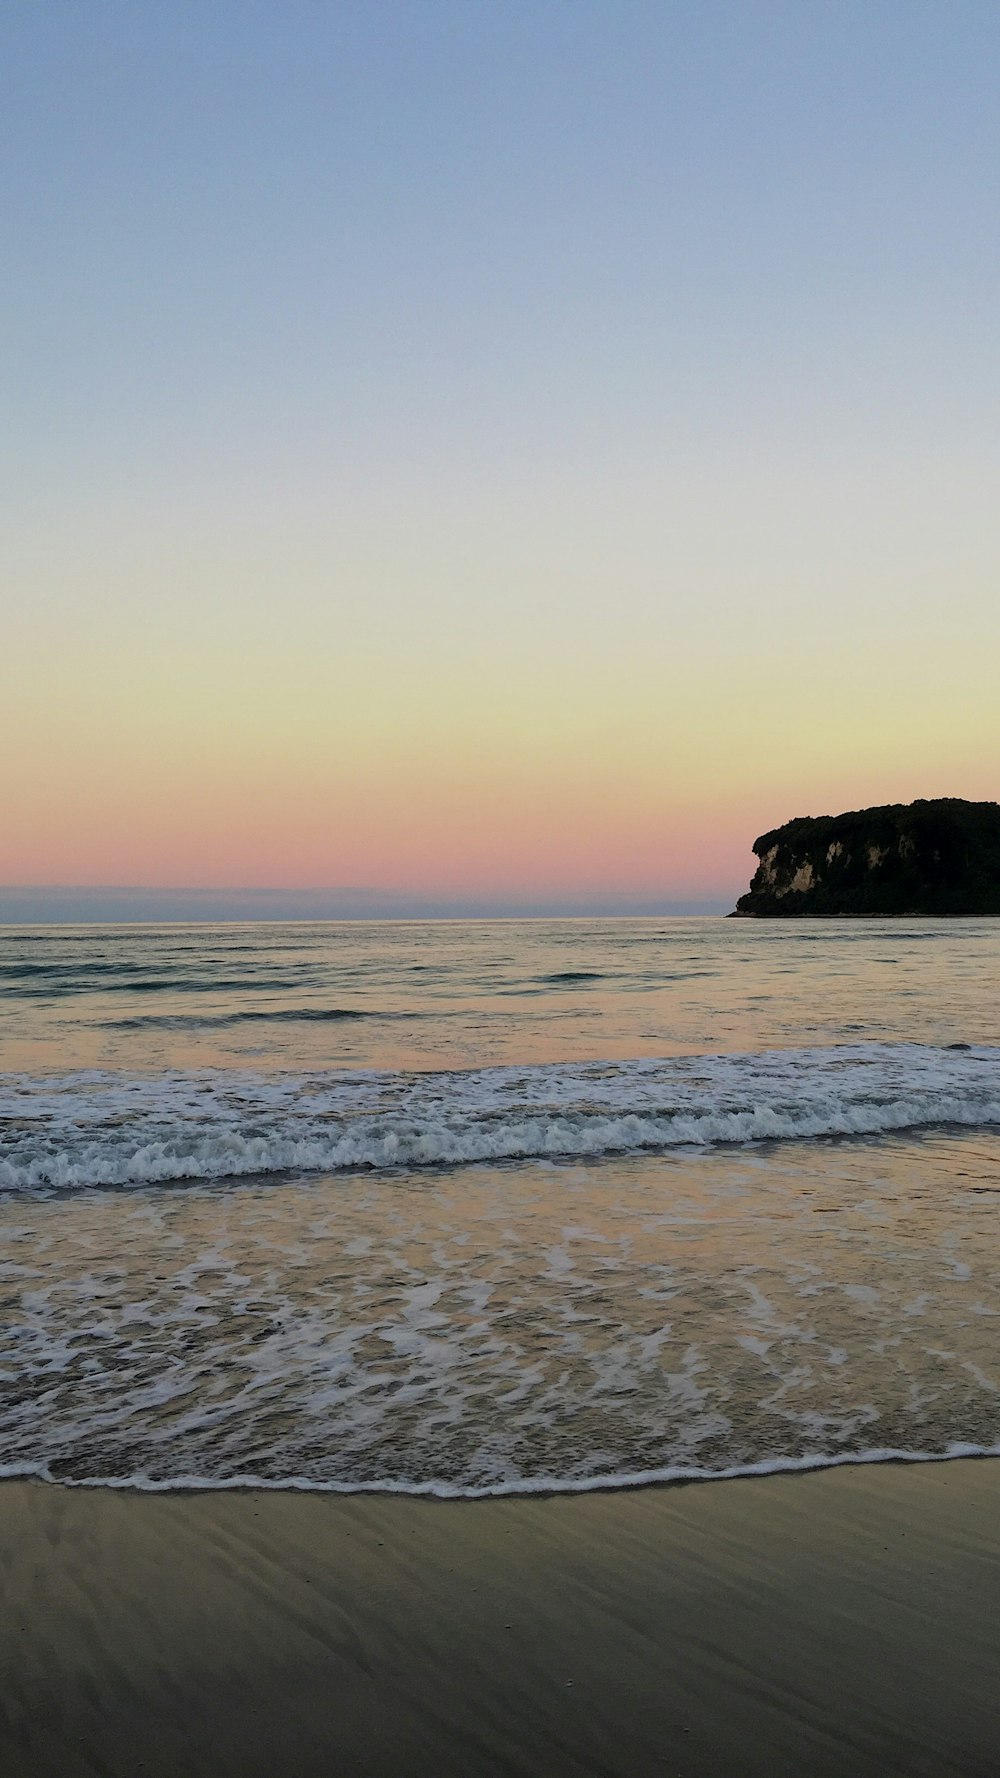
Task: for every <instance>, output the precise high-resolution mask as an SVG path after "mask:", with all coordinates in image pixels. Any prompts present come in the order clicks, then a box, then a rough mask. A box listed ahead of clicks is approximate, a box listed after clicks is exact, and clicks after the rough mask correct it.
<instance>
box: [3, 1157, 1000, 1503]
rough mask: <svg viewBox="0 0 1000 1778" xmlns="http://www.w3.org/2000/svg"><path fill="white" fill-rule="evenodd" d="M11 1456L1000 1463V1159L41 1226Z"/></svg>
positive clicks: (239, 1204) (325, 1467) (166, 1202)
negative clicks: (966, 1452) (931, 1458)
mask: <svg viewBox="0 0 1000 1778" xmlns="http://www.w3.org/2000/svg"><path fill="white" fill-rule="evenodd" d="M0 1251H2V1262H3V1263H2V1269H0V1280H2V1285H0V1288H2V1293H3V1302H4V1324H5V1327H6V1329H7V1330H8V1337H7V1356H6V1359H5V1363H4V1385H3V1398H2V1399H3V1405H2V1409H0V1449H2V1451H3V1453H4V1461H5V1464H6V1465H7V1466H8V1472H9V1468H10V1467H13V1468H15V1469H17V1470H22V1471H35V1472H36V1473H37V1472H43V1473H50V1474H53V1475H57V1476H60V1477H64V1478H74V1479H78V1480H82V1479H85V1478H88V1479H98V1478H101V1479H110V1478H116V1479H120V1480H124V1479H133V1480H149V1481H159V1482H168V1481H171V1480H173V1481H179V1480H182V1479H188V1478H190V1479H196V1480H198V1481H201V1482H203V1483H204V1482H216V1483H218V1482H221V1481H223V1480H226V1479H233V1478H238V1477H259V1478H262V1479H265V1480H268V1481H271V1482H282V1481H284V1482H286V1483H287V1482H289V1481H299V1482H305V1483H307V1484H312V1485H320V1486H324V1485H325V1486H331V1485H332V1486H337V1487H365V1486H367V1487H372V1486H391V1487H397V1488H403V1489H420V1490H430V1491H435V1492H446V1493H447V1492H460V1493H461V1492H476V1491H480V1490H489V1491H493V1490H497V1491H501V1492H506V1491H511V1490H513V1491H518V1490H521V1489H523V1488H539V1487H553V1486H557V1487H559V1486H561V1487H579V1486H581V1485H588V1484H589V1485H593V1484H595V1483H602V1482H603V1483H605V1484H607V1483H609V1482H613V1481H616V1480H618V1481H620V1480H622V1479H624V1478H627V1477H640V1476H645V1477H652V1476H669V1475H675V1474H678V1473H687V1474H690V1473H698V1474H706V1473H707V1474H718V1473H723V1472H726V1471H732V1470H743V1469H747V1468H753V1467H756V1466H759V1465H765V1466H767V1465H774V1466H776V1467H787V1466H788V1465H789V1464H793V1463H798V1462H802V1461H803V1460H810V1459H815V1460H823V1459H826V1460H830V1459H837V1458H843V1457H845V1456H858V1455H861V1454H864V1453H872V1452H878V1451H887V1450H893V1451H901V1452H906V1453H909V1454H911V1455H918V1454H921V1453H925V1454H941V1453H943V1452H946V1451H947V1450H948V1449H949V1448H950V1447H952V1446H954V1445H955V1444H956V1443H960V1444H963V1445H967V1446H971V1447H975V1448H978V1449H989V1448H993V1447H994V1446H996V1445H997V1444H998V1442H1000V1398H998V1391H1000V1362H998V1357H997V1354H998V1351H1000V1346H998V1340H997V1326H998V1321H1000V1258H998V1255H1000V1136H998V1135H997V1134H996V1133H994V1132H989V1133H987V1132H978V1133H976V1134H975V1135H965V1136H945V1135H935V1136H925V1137H924V1138H922V1139H915V1138H910V1139H908V1140H903V1141H901V1140H898V1139H895V1140H890V1139H883V1140H881V1141H879V1142H850V1141H848V1142H827V1143H822V1144H820V1143H812V1144H808V1145H805V1144H801V1143H796V1144H784V1145H774V1146H770V1145H768V1146H766V1147H764V1148H763V1149H761V1150H759V1151H747V1150H741V1149H738V1148H735V1149H734V1148H723V1149H717V1150H715V1151H712V1152H708V1153H702V1154H697V1153H691V1152H688V1153H684V1154H680V1155H670V1156H655V1157H634V1158H632V1157H630V1158H628V1159H625V1160H617V1161H606V1162H603V1163H601V1164H598V1165H593V1166H589V1167H580V1166H572V1165H539V1164H533V1165H521V1166H518V1167H516V1168H514V1167H511V1168H500V1169H496V1168H486V1167H481V1168H465V1169H452V1170H450V1171H448V1172H445V1173H441V1172H437V1173H435V1172H425V1173H422V1174H419V1175H414V1174H396V1175H372V1176H369V1177H359V1176H357V1175H354V1176H349V1177H346V1178H335V1179H323V1178H319V1179H311V1180H306V1179H302V1180H297V1181H291V1180H289V1181H284V1182H276V1181H260V1182H251V1181H242V1182H240V1184H239V1185H237V1186H215V1187H208V1186H204V1185H203V1186H198V1187H194V1188H186V1189H185V1188H178V1187H173V1188H168V1187H163V1186H160V1187H158V1188H156V1189H155V1190H146V1191H139V1192H129V1193H127V1194H123V1193H120V1192H107V1191H104V1192H101V1191H88V1192H79V1193H76V1194H74V1195H73V1196H72V1197H65V1196H60V1197H47V1198H42V1199H35V1198H31V1199H22V1200H20V1201H19V1202H18V1203H17V1204H16V1205H15V1204H14V1203H10V1204H9V1205H8V1208H7V1211H6V1213H5V1217H4V1224H3V1244H2V1249H0Z"/></svg>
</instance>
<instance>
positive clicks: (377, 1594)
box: [0, 1461, 1000, 1778]
mask: <svg viewBox="0 0 1000 1778" xmlns="http://www.w3.org/2000/svg"><path fill="white" fill-rule="evenodd" d="M0 1502H2V1518H0V1525H2V1529H0V1561H2V1570H0V1571H2V1588H3V1598H2V1614H0V1650H2V1673H3V1685H2V1698H0V1772H2V1773H3V1775H4V1778H42V1774H44V1775H45V1778H57V1775H58V1778H76V1775H77V1774H84V1773H87V1774H101V1775H102V1778H140V1775H143V1778H178V1775H180V1774H184V1775H187V1774H199V1775H200V1774H205V1775H206V1778H207V1775H209V1774H211V1775H213V1778H237V1775H239V1778H264V1775H265V1774H267V1778H282V1775H288V1778H319V1775H320V1774H323V1775H324V1778H333V1775H336V1778H350V1775H352V1774H365V1775H367V1774H373V1775H377V1778H422V1775H423V1774H425V1773H426V1774H434V1775H435V1778H438V1775H440V1778H445V1775H452V1774H453V1775H454V1778H487V1775H489V1778H500V1775H506V1774H510V1775H514V1774H517V1775H518V1778H529V1775H530V1778H563V1775H565V1778H570V1775H571V1774H572V1775H573V1778H577V1775H579V1778H583V1775H584V1774H588V1775H591V1778H594V1775H608V1778H610V1775H611V1774H614V1775H615V1778H618V1775H619V1774H620V1775H621V1778H626V1775H628V1778H644V1775H647V1774H648V1775H649V1778H652V1775H653V1774H656V1775H657V1778H662V1775H669V1774H674V1773H680V1774H684V1775H685V1778H687V1775H690V1774H699V1775H701V1774H712V1775H713V1778H717V1775H720V1774H744V1773H745V1774H761V1775H762V1778H763V1775H764V1774H767V1775H768V1778H776V1775H780V1774H789V1778H791V1775H792V1774H795V1775H796V1778H803V1775H806V1774H810V1775H811V1774H832V1773H836V1774H843V1775H844V1778H847V1775H848V1774H850V1775H852V1778H858V1775H866V1774H870V1775H871V1778H876V1775H877V1778H889V1775H891V1774H895V1773H905V1774H916V1773H921V1774H928V1778H930V1775H931V1774H933V1775H934V1778H946V1775H948V1774H954V1773H962V1774H973V1773H975V1774H982V1775H983V1778H986V1775H987V1774H990V1775H993V1774H995V1773H996V1772H997V1771H998V1770H1000V1591H998V1582H1000V1462H995V1461H992V1462H991V1461H983V1462H963V1463H951V1464H942V1465H933V1466H921V1467H895V1466H889V1467H886V1466H880V1467H875V1466H871V1467H867V1468H860V1469H853V1470H846V1469H845V1470H838V1471H826V1472H823V1473H819V1474H814V1475H808V1476H796V1477H793V1476H788V1477H772V1478H768V1479H766V1480H759V1481H757V1480H753V1481H740V1482H732V1483H728V1482H724V1483H711V1484H706V1485H701V1486H692V1487H683V1488H665V1489H650V1490H645V1491H641V1492H637V1493H630V1494H617V1495H615V1494H610V1495H591V1496H586V1497H579V1498H575V1499H574V1498H562V1499H533V1500H512V1501H497V1502H476V1503H451V1504H440V1503H435V1502H431V1501H420V1500H408V1499H402V1498H392V1499H385V1498H382V1499H373V1498H338V1497H334V1496H328V1495H327V1496H303V1495H298V1496H296V1495H289V1494H277V1493H275V1494H249V1493H246V1494H239V1493H232V1494H201V1495H189V1496H184V1495H161V1496H148V1495H147V1496H142V1495H134V1494H123V1493H117V1494H116V1493H112V1492H108V1491H100V1490H70V1489H65V1488H59V1487H53V1486H45V1485H41V1484H32V1483H19V1482H10V1483H6V1484H4V1485H3V1486H2V1488H0Z"/></svg>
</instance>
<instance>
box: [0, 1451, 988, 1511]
mask: <svg viewBox="0 0 1000 1778" xmlns="http://www.w3.org/2000/svg"><path fill="white" fill-rule="evenodd" d="M987 1457H1000V1444H989V1445H984V1444H971V1443H968V1442H966V1441H964V1440H959V1439H956V1440H954V1441H953V1442H952V1443H950V1444H948V1445H947V1446H946V1447H945V1448H944V1450H940V1451H920V1450H903V1449H896V1448H895V1447H892V1446H886V1447H884V1448H882V1447H878V1446H875V1447H871V1448H862V1449H861V1450H857V1451H834V1452H815V1453H810V1454H809V1455H808V1456H804V1457H793V1456H788V1457H784V1456H774V1457H765V1458H761V1459H759V1460H757V1461H755V1462H750V1463H734V1464H729V1465H728V1466H723V1467H720V1468H717V1469H713V1468H710V1467H708V1466H704V1467H701V1466H698V1465H694V1464H685V1463H669V1464H665V1465H663V1466H662V1467H660V1468H654V1469H639V1470H610V1471H604V1470H601V1471H596V1472H595V1473H594V1474H593V1475H584V1476H580V1475H558V1474H554V1475H537V1476H515V1477H511V1478H509V1479H506V1480H504V1481H500V1482H490V1483H486V1484H484V1485H476V1484H474V1483H470V1484H468V1485H466V1484H464V1483H463V1482H460V1481H447V1480H444V1479H442V1478H438V1477H433V1478H429V1479H427V1480H421V1481H400V1480H397V1479H395V1478H393V1479H391V1480H389V1479H385V1478H382V1477H372V1478H371V1479H370V1480H359V1481H343V1480H326V1479H324V1478H319V1477H313V1476H307V1475H288V1476H281V1477H274V1476H266V1475H255V1474H253V1473H242V1472H237V1473H234V1474H232V1475H177V1476H168V1477H152V1476H149V1475H147V1474H145V1473H144V1472H143V1471H141V1470H139V1471H135V1472H130V1473H129V1474H127V1475H115V1476H104V1475H101V1476H88V1475H83V1476H72V1475H67V1474H64V1473H63V1472H62V1471H60V1472H59V1473H58V1474H54V1473H53V1471H52V1470H51V1468H50V1467H49V1466H48V1465H47V1464H46V1463H44V1462H39V1463H0V1481H38V1482H48V1483H51V1484H56V1485H58V1486H59V1487H64V1488H110V1489H118V1490H120V1489H128V1490H129V1491H130V1492H136V1493H141V1494H194V1493H198V1494H201V1493H206V1494H207V1493H222V1492H234V1491H237V1490H239V1491H242V1490H245V1489H252V1490H254V1491H255V1492H260V1493H271V1494H279V1493H280V1494H399V1495H403V1496H406V1497H408V1498H411V1499H412V1498H414V1497H416V1498H423V1499H431V1500H509V1499H511V1498H517V1497H521V1498H523V1497H524V1496H531V1495H546V1494H604V1493H614V1492H621V1491H622V1490H625V1489H636V1488H650V1487H663V1486H665V1485H669V1484H670V1483H675V1484H676V1483H689V1482H732V1481H750V1480H752V1479H753V1478H754V1477H758V1478H759V1477H763V1476H774V1475H804V1474H810V1473H815V1472H816V1471H817V1470H824V1469H846V1468H855V1467H857V1466H859V1465H861V1464H869V1463H955V1462H960V1461H962V1460H966V1461H967V1460H969V1459H973V1458H976V1459H982V1458H987Z"/></svg>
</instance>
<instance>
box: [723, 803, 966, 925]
mask: <svg viewBox="0 0 1000 1778" xmlns="http://www.w3.org/2000/svg"><path fill="white" fill-rule="evenodd" d="M753 849H754V851H755V853H756V854H757V857H758V858H759V859H760V865H759V867H758V869H757V871H756V873H755V875H754V878H753V881H752V883H751V884H750V888H749V891H748V893H747V894H746V895H741V896H740V899H739V901H738V902H737V904H736V908H735V910H734V911H735V912H736V913H737V914H742V915H749V916H760V917H763V918H776V917H777V918H788V917H795V916H806V915H819V916H829V915H837V914H841V915H843V914H855V915H858V914H897V915H898V914H902V915H906V914H911V915H951V916H953V917H958V916H961V915H974V914H975V915H982V914H993V915H997V916H1000V804H997V803H967V802H963V801H962V800H961V799H960V798H958V797H941V798H939V799H938V800H937V801H936V802H915V803H889V804H887V805H886V806H885V807H884V808H879V809H855V810H854V811H852V812H851V813H850V814H847V815H818V816H815V817H814V816H805V817H801V818H800V819H798V820H796V821H787V822H786V823H785V825H784V827H776V828H774V829H773V831H772V832H771V833H764V834H761V836H760V838H759V839H758V840H755V841H754V845H753Z"/></svg>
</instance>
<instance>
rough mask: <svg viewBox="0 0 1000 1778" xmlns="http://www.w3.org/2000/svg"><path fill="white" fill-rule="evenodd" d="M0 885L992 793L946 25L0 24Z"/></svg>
mask: <svg viewBox="0 0 1000 1778" xmlns="http://www.w3.org/2000/svg"><path fill="white" fill-rule="evenodd" d="M0 66H2V69H3V75H2V81H3V105H2V123H0V139H2V144H3V164H4V179H3V187H2V209H3V224H2V226H3V235H2V240H3V253H2V265H3V272H2V279H0V322H2V354H3V380H2V388H0V394H2V409H3V417H4V424H3V429H2V447H0V448H2V462H0V471H2V473H0V504H2V509H3V510H2V515H0V516H2V524H0V538H2V541H0V572H2V586H3V617H2V629H0V727H2V730H3V735H2V746H0V882H3V883H7V884H25V883H49V884H102V883H116V884H135V885H143V884H145V885H151V884H157V885H171V884H189V885H191V884H193V885H203V886H205V887H209V888H210V887H217V886H220V885H231V884H235V885H270V886H279V887H280V886H287V887H289V888H295V889H303V888H312V887H316V886H322V885H369V886H373V887H375V888H377V889H379V890H382V891H387V892H391V893H393V894H395V895H403V896H406V895H414V896H422V897H426V896H433V897H444V898H445V899H447V898H448V897H449V896H455V897H460V898H468V897H470V896H471V897H473V898H474V897H476V896H482V897H484V898H486V899H489V900H490V901H491V902H492V901H496V900H497V898H499V899H500V900H501V901H503V900H505V899H509V900H510V902H511V904H512V905H514V904H516V903H517V901H518V900H519V899H522V900H523V899H527V900H534V899H537V898H538V897H540V896H542V897H555V898H556V899H558V898H559V897H560V896H566V897H568V898H570V899H574V900H575V899H578V898H579V897H580V896H597V897H603V898H604V900H605V901H607V903H608V904H609V905H613V904H614V903H615V902H616V901H618V900H620V901H621V902H622V904H623V905H624V904H626V903H629V902H631V901H636V900H649V899H650V898H652V899H653V900H654V901H655V899H656V898H657V897H659V896H662V897H664V899H669V900H674V901H676V900H677V899H678V898H681V899H683V898H684V897H686V896H689V897H692V898H698V897H703V896H716V895H718V896H722V897H728V896H729V895H730V894H735V893H736V892H737V891H738V890H740V889H742V888H743V887H745V885H746V881H747V880H748V878H749V874H750V870H751V868H752V864H753V860H752V859H751V857H750V852H749V846H750V842H751V840H752V839H753V837H754V836H755V835H756V834H757V833H758V832H759V831H761V830H762V829H765V828H767V827H770V826H773V825H775V824H777V823H778V822H781V821H783V820H785V819H787V818H789V817H790V816H792V815H797V814H810V813H813V814H818V813H823V812H832V811H835V810H837V809H841V808H848V807H857V806H861V805H864V804H866V803H871V802H885V801H904V800H909V799H910V798H911V797H913V796H917V795H927V796H937V795H958V796H969V797H976V798H979V797H990V798H993V797H996V796H998V794H1000V691H998V663H1000V583H998V565H1000V498H998V495H1000V476H998V469H1000V449H998V445H1000V352H998V348H997V327H998V315H1000V277H998V273H1000V107H998V106H997V102H996V83H997V70H998V68H1000V8H998V7H997V6H996V5H995V3H994V0H989V3H983V4H966V3H964V0H940V3H937V4H923V3H921V0H898V3H895V4H879V0H858V3H854V0H837V3H836V4H831V3H830V0H823V3H815V4H813V3H810V0H790V3H788V4H764V3H755V0H742V3H741V4H713V0H680V3H677V0H657V3H656V4H649V5H646V4H634V3H629V0H607V3H603V4H596V3H592V0H460V3H459V0H456V3H454V4H446V3H444V0H364V4H355V3H354V0H351V3H349V4H348V3H344V4H336V3H335V0H327V3H321V0H282V3H281V5H276V4H275V3H274V0H267V3H266V4H255V3H254V0H233V3H225V4H222V3H215V0H188V3H185V0H139V3H135V4H130V3H128V0H115V3H106V0H45V4H44V5H39V4H37V0H31V3H30V4H27V3H21V0H5V5H4V6H3V8H2V10H0Z"/></svg>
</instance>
